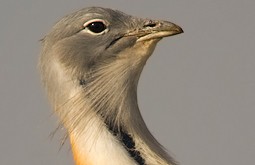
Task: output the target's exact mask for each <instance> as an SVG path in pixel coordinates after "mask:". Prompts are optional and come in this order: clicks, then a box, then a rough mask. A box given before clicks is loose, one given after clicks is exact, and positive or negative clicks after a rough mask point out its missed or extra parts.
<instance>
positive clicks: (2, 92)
mask: <svg viewBox="0 0 255 165" xmlns="http://www.w3.org/2000/svg"><path fill="white" fill-rule="evenodd" d="M89 6H102V7H110V8H113V9H118V10H121V11H123V12H125V13H128V14H131V15H135V16H139V17H147V18H153V19H163V20H168V21H172V22H174V23H176V24H178V25H180V26H181V27H182V28H183V29H184V31H185V32H184V34H181V35H178V36H174V37H170V38H166V39H164V40H162V41H161V42H160V43H159V44H158V46H157V48H156V50H155V52H154V54H153V56H152V57H151V58H150V59H149V61H148V62H147V65H146V67H145V69H144V71H143V74H142V76H141V81H140V83H139V90H138V95H139V106H140V109H141V111H142V114H143V116H144V118H145V121H146V123H147V125H148V127H149V129H150V130H151V132H152V133H153V134H154V135H155V137H156V138H157V139H158V140H159V141H160V143H162V145H163V146H165V147H166V149H167V150H168V151H169V152H170V153H172V155H174V157H175V158H176V159H177V160H178V161H179V162H180V164H181V165H215V164H219V165H240V164H246V165H248V164H250V165H252V164H253V163H254V161H255V160H254V158H255V1H254V0H242V1H240V0H192V1H191V0H182V1H180V0H160V1H156V0H128V1H127V0H126V1H125V0H118V1H117V0H108V1H106V0H98V1H95V0H94V1H92V0H90V1H89V0H72V1H70V0H43V1H35V0H8V1H7V0H1V1H0V164H1V165H17V164H19V165H56V164H61V165H71V164H73V161H72V155H71V151H70V146H69V144H68V142H67V143H66V144H65V145H64V147H63V148H62V149H60V142H61V138H62V135H63V132H64V130H60V131H59V132H58V133H57V134H56V135H55V136H54V137H53V139H52V138H51V137H50V133H51V132H52V131H54V130H55V128H56V127H57V117H56V116H55V115H52V110H51V108H50V106H49V104H48V101H47V98H46V95H45V92H44V90H43V89H42V87H41V84H40V78H39V73H38V71H37V68H36V66H37V61H38V55H39V52H40V42H39V40H40V39H41V38H42V37H43V36H44V35H45V34H46V33H47V32H48V31H49V30H50V28H51V27H52V26H53V25H54V23H55V22H56V21H57V20H59V19H60V18H61V17H63V16H64V15H66V14H68V13H70V12H73V11H76V10H78V9H81V8H83V7H89ZM109 161H111V160H110V158H109Z"/></svg>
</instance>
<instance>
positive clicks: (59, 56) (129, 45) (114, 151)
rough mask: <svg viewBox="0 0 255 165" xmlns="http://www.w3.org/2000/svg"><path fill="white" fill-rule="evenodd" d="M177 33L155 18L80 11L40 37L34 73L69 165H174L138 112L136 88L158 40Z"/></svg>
mask: <svg viewBox="0 0 255 165" xmlns="http://www.w3.org/2000/svg"><path fill="white" fill-rule="evenodd" d="M180 33H183V30H182V28H181V27H180V26H178V25H176V24H174V23H171V22H168V21H163V20H153V19H148V18H140V17H135V16H131V15H128V14H125V13H123V12H121V11H118V10H115V9H110V8H102V7H86V8H83V9H80V10H78V11H75V12H73V13H71V14H69V15H66V16H64V17H63V18H62V19H60V20H59V21H58V22H57V23H56V24H55V25H54V26H53V27H52V29H51V30H50V31H49V32H48V33H47V34H46V35H45V36H44V38H43V39H42V40H41V52H40V57H39V65H38V66H39V70H40V74H41V80H42V84H43V86H44V87H45V89H46V93H47V95H48V98H49V102H50V104H51V106H52V108H53V112H55V113H56V115H57V116H58V117H59V122H60V123H61V125H62V126H63V127H64V128H65V129H66V132H67V135H68V138H69V141H70V145H71V150H72V154H73V159H74V163H75V164H76V165H176V164H178V162H177V161H176V160H175V159H174V158H173V157H172V156H170V155H169V154H168V153H167V151H166V149H164V147H162V146H161V144H160V143H159V142H158V141H157V140H156V139H155V138H154V136H153V135H152V134H151V133H150V131H149V129H148V128H147V126H146V124H145V122H144V120H143V118H142V115H141V113H140V110H139V106H138V100H137V86H138V82H139V77H140V75H141V72H142V70H143V68H144V66H145V64H146V61H147V60H148V58H149V57H150V56H151V54H152V53H153V51H154V49H155V47H156V45H157V43H158V42H159V41H160V40H161V39H162V38H164V37H168V36H173V35H177V34H180Z"/></svg>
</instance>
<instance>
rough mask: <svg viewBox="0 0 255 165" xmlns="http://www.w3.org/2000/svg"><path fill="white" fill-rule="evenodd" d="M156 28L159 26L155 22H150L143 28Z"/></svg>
mask: <svg viewBox="0 0 255 165" xmlns="http://www.w3.org/2000/svg"><path fill="white" fill-rule="evenodd" d="M155 26H157V23H155V22H153V21H151V20H150V21H148V22H146V23H145V25H144V26H143V27H150V28H153V27H155Z"/></svg>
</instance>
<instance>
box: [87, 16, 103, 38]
mask: <svg viewBox="0 0 255 165" xmlns="http://www.w3.org/2000/svg"><path fill="white" fill-rule="evenodd" d="M83 26H84V30H85V31H86V32H88V33H90V34H93V35H100V34H104V33H106V32H107V31H108V28H107V25H106V22H105V21H104V20H101V19H93V20H90V21H88V22H86V23H85V24H84V25H83Z"/></svg>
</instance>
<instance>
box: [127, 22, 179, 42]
mask: <svg viewBox="0 0 255 165" xmlns="http://www.w3.org/2000/svg"><path fill="white" fill-rule="evenodd" d="M180 33H183V30H182V28H181V27H180V26H178V25H176V24H174V23H171V22H168V21H152V20H146V21H145V22H144V25H143V27H142V28H139V29H136V30H134V31H131V32H129V33H127V34H126V35H125V36H137V37H138V39H137V42H140V41H146V40H152V39H162V38H163V37H168V36H173V35H177V34H180Z"/></svg>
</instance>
